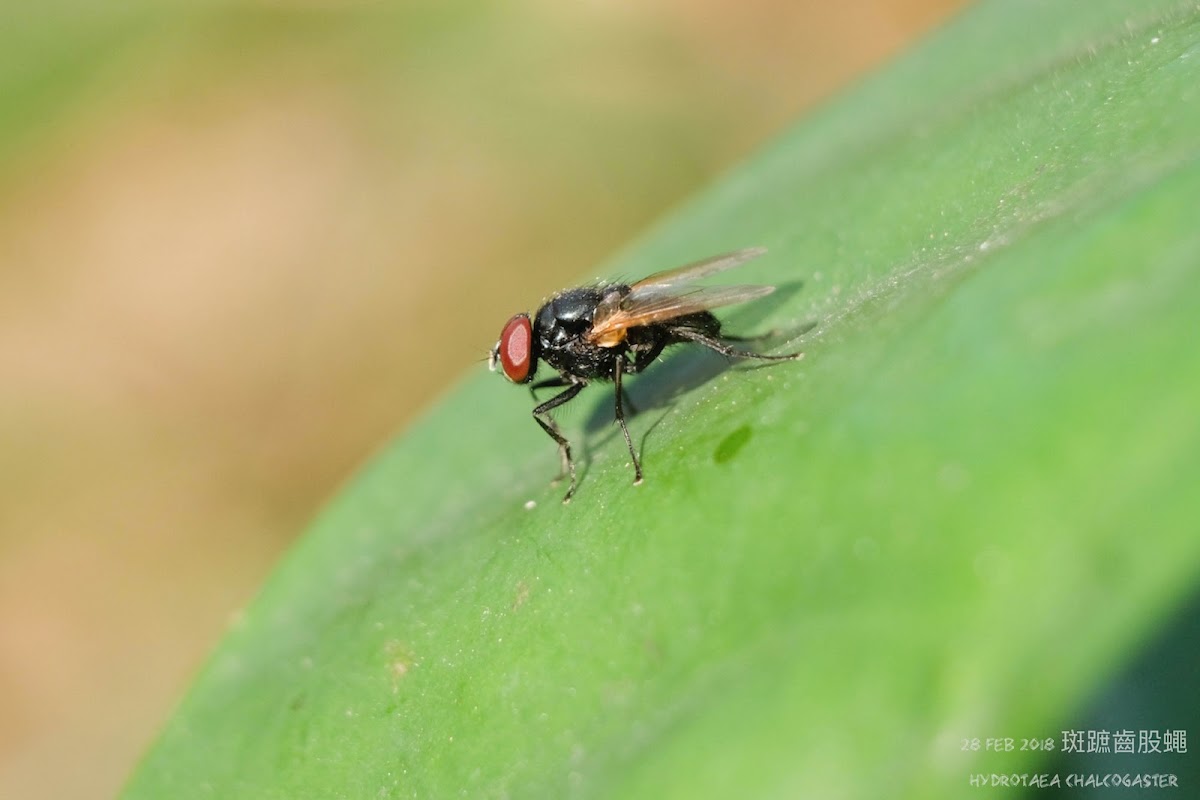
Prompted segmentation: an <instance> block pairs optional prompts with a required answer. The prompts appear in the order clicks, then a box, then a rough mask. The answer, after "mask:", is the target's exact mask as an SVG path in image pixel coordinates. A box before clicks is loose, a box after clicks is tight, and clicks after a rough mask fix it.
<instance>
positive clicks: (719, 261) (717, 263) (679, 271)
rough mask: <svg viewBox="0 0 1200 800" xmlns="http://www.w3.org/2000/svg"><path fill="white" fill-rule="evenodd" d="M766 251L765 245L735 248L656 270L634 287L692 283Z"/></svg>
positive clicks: (743, 262)
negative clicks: (729, 251)
mask: <svg viewBox="0 0 1200 800" xmlns="http://www.w3.org/2000/svg"><path fill="white" fill-rule="evenodd" d="M765 252H767V248H765V247H746V248H743V249H741V250H734V251H733V252H732V253H725V254H724V255H720V256H713V257H711V258H706V259H703V260H701V261H693V262H692V263H691V264H684V265H683V266H682V267H675V268H674V269H668V270H663V271H662V272H656V273H654V274H653V275H651V276H650V277H648V278H643V279H642V280H640V281H638V282H637V283H635V284H634V285H633V288H634V291H636V290H637V289H639V288H641V287H649V286H678V285H679V284H681V283H691V282H692V281H698V280H700V279H701V278H707V277H708V276H709V275H716V274H717V273H718V272H724V271H725V270H727V269H733V268H734V267H736V266H739V265H741V264H745V263H746V262H747V261H749V260H750V259H752V258H758V257H759V256H761V255H762V254H763V253H765Z"/></svg>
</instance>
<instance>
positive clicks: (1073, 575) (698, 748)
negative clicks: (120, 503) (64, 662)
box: [126, 0, 1200, 798]
mask: <svg viewBox="0 0 1200 800" xmlns="http://www.w3.org/2000/svg"><path fill="white" fill-rule="evenodd" d="M1198 201H1200V8H1198V7H1197V6H1196V5H1195V4H1194V3H1191V2H1188V3H1181V2H1146V1H1145V0H1137V1H1131V2H1090V3H1086V4H1085V3H1057V4H1050V3H1042V2H1033V0H1030V1H1029V2H1016V1H1015V0H1003V2H1001V1H999V0H997V2H992V3H987V4H984V5H981V6H978V7H976V8H975V9H973V10H972V11H970V12H969V13H967V14H966V15H964V16H962V17H960V18H959V19H958V20H957V21H956V22H955V23H954V24H952V25H951V26H949V27H947V28H945V29H944V30H943V31H942V32H941V33H940V34H938V35H937V36H936V37H934V38H933V39H932V40H930V41H928V42H926V43H925V44H924V45H923V46H922V47H921V48H920V49H918V50H916V51H914V52H913V53H911V54H910V55H908V56H907V57H906V58H904V59H903V60H901V61H900V62H899V63H896V64H894V65H892V66H891V67H890V68H888V69H887V70H886V71H884V72H883V73H881V74H879V75H878V76H876V77H874V78H873V79H871V80H869V81H867V82H866V83H865V84H863V85H861V86H859V87H858V88H857V89H855V90H854V91H852V92H850V93H848V94H847V95H845V96H843V97H842V98H840V99H838V100H837V101H835V102H833V103H831V104H829V105H828V106H826V107H825V108H824V109H823V110H821V111H820V112H819V113H817V114H816V115H814V116H813V117H811V118H810V119H808V120H806V121H804V122H803V123H802V124H800V125H799V126H798V127H796V128H795V129H794V130H792V131H790V132H789V133H787V134H786V135H785V136H783V137H782V138H781V139H780V140H778V141H777V142H776V143H775V144H774V145H772V146H771V147H769V148H768V149H767V150H766V151H765V152H764V153H762V154H761V155H759V156H758V157H757V158H755V159H753V160H751V161H750V162H749V163H747V164H745V165H744V166H742V167H741V168H740V169H738V170H737V171H735V172H734V173H733V174H731V175H729V176H728V177H727V178H725V179H724V180H723V181H721V182H720V183H719V184H718V185H717V186H715V187H714V188H713V189H712V190H711V191H709V192H707V193H706V194H704V195H703V196H702V197H700V198H698V199H697V200H696V201H695V202H693V203H692V204H691V205H690V206H688V207H687V208H685V209H683V210H682V211H681V212H680V213H678V214H677V215H675V216H674V217H672V218H671V219H669V220H668V221H667V222H665V223H664V224H662V225H661V226H659V227H658V228H656V229H655V230H654V231H652V232H651V233H650V234H649V235H648V236H647V237H646V238H645V239H644V240H643V241H641V242H639V243H637V244H635V245H634V246H633V247H631V248H630V249H629V250H628V251H627V252H625V253H624V254H623V255H621V256H620V257H619V258H618V259H617V260H616V261H615V262H614V263H613V264H611V265H610V267H611V270H610V272H611V273H612V274H623V275H639V274H645V273H648V272H651V271H653V270H655V269H660V268H663V267H667V266H671V265H674V264H677V263H682V262H685V261H687V260H690V259H694V258H700V257H703V256H707V255H712V254H715V253H719V252H722V251H725V250H730V249H734V248H736V247H741V246H745V245H752V244H761V245H765V246H767V247H768V248H769V250H770V252H769V254H768V255H767V256H766V257H764V258H763V259H760V260H758V261H756V262H753V263H752V264H750V265H747V266H746V267H744V268H742V269H741V270H740V271H739V273H738V275H737V280H738V281H743V280H745V281H748V282H768V283H776V284H785V285H786V284H788V283H789V282H794V281H798V280H801V281H803V282H804V285H803V288H802V290H800V291H791V292H788V291H784V292H781V293H779V294H777V295H776V296H775V297H774V298H772V300H775V299H778V302H775V303H774V304H772V303H771V301H763V302H762V303H760V304H757V305H751V306H747V307H744V308H741V309H739V310H738V311H737V313H735V314H734V315H733V316H732V322H731V323H730V324H731V328H733V327H734V326H736V329H738V330H743V331H745V330H749V329H767V328H771V327H779V328H782V329H785V330H795V329H798V328H801V327H803V326H804V325H805V324H806V323H809V322H815V323H816V326H815V328H814V329H813V330H812V331H810V332H809V333H807V334H805V335H804V336H803V338H802V339H801V340H800V343H801V345H802V346H803V348H804V349H805V350H806V352H807V355H806V358H805V359H804V360H803V361H801V362H799V363H785V364H781V365H774V366H770V367H767V368H758V369H747V368H745V367H744V366H739V365H728V364H726V363H725V362H724V361H723V360H721V359H720V358H718V357H715V356H710V355H708V354H705V353H696V352H679V353H677V354H674V355H671V356H670V357H669V358H668V359H667V361H666V362H665V363H663V364H661V365H657V366H656V367H655V369H653V370H651V371H649V372H648V373H647V374H646V375H644V376H641V377H639V378H637V379H635V380H633V381H631V383H630V385H631V393H632V397H633V400H634V403H635V404H636V405H637V406H638V407H639V409H640V413H639V414H638V415H637V416H636V417H635V418H634V420H633V422H632V428H633V432H634V437H635V441H636V442H638V443H639V444H640V446H641V452H642V457H643V461H644V465H645V470H646V482H645V484H644V485H642V486H640V487H637V488H633V487H631V486H630V483H631V478H632V473H631V469H630V466H629V464H628V455H627V453H626V451H625V445H624V442H623V440H622V439H621V437H620V435H619V433H618V432H617V430H616V429H615V427H613V426H612V425H611V416H610V415H611V408H612V395H611V389H610V388H604V387H601V388H592V389H589V390H588V391H587V392H585V393H584V394H583V395H582V396H581V397H580V398H579V399H578V400H576V401H575V402H574V403H573V404H572V405H573V406H574V413H566V414H564V415H562V417H561V418H562V420H563V424H564V429H565V431H566V432H567V434H568V436H570V437H571V438H572V439H573V441H575V442H576V443H577V451H578V452H579V453H581V454H582V456H583V457H582V463H583V465H584V470H583V475H582V482H581V485H580V488H579V492H578V495H577V497H576V499H575V500H574V501H573V502H572V503H571V504H570V505H568V506H563V505H562V504H560V503H559V497H560V495H561V492H562V487H558V488H551V487H550V486H548V480H549V478H550V477H552V476H553V474H554V472H555V470H556V468H557V457H556V455H555V452H554V447H553V444H552V443H551V442H550V441H549V440H548V439H547V437H545V436H544V434H543V433H542V432H541V431H540V430H539V429H538V428H537V426H536V425H535V424H534V423H533V421H532V420H530V419H529V416H528V415H529V410H530V401H529V397H528V394H527V393H526V392H524V391H523V390H519V389H514V388H513V387H511V386H506V385H504V382H503V381H501V380H499V379H498V378H496V376H494V375H487V374H474V373H473V374H472V375H471V376H470V377H469V378H467V379H466V380H465V381H464V382H463V384H462V385H461V386H459V387H457V388H456V389H455V390H454V391H453V392H452V393H450V394H449V395H448V396H447V397H446V398H445V399H444V400H443V402H441V404H440V405H439V406H438V407H437V408H436V409H434V410H433V411H432V412H430V413H429V414H428V415H427V416H426V417H425V418H424V419H423V420H421V421H420V422H419V423H418V424H416V425H414V426H413V428H412V429H411V430H409V431H408V432H407V433H406V434H405V436H404V437H402V439H401V440H400V441H398V442H396V443H395V444H394V445H393V446H391V447H390V448H389V449H388V450H387V451H386V452H384V453H383V454H382V455H381V456H379V457H378V458H377V459H376V460H375V461H374V463H373V464H372V465H370V466H369V467H368V468H367V469H366V470H365V471H364V472H363V474H361V475H360V476H359V477H358V479H357V480H356V481H354V483H353V484H352V485H351V486H349V487H348V488H347V489H345V491H343V492H342V494H341V495H340V497H338V499H336V500H335V501H334V502H333V503H332V504H331V505H330V507H329V508H328V509H327V510H326V512H325V513H324V514H323V515H322V516H321V517H320V519H319V520H318V521H317V523H316V524H315V526H314V527H313V529H312V530H311V531H310V532H309V533H308V535H307V536H305V537H304V539H303V540H302V541H301V542H300V543H299V544H298V545H297V547H296V548H295V550H294V551H293V552H292V553H291V554H290V555H289V557H288V558H287V559H286V560H285V561H284V563H283V564H282V565H281V566H280V567H279V568H278V570H277V571H276V572H275V574H274V575H273V576H272V578H271V580H270V581H269V582H268V584H267V586H266V587H265V588H264V590H263V592H262V594H261V596H260V597H259V598H258V600H257V601H256V602H255V603H254V605H253V606H252V607H251V608H250V609H249V610H248V611H247V612H246V613H245V615H244V616H243V618H242V619H240V621H239V622H238V623H237V624H236V625H235V626H234V629H233V630H232V631H230V633H229V635H228V636H227V638H226V640H225V642H224V643H223V644H222V645H221V647H220V648H219V650H218V651H217V653H216V654H215V656H214V657H213V659H212V661H211V663H210V664H209V665H208V667H207V668H206V669H205V671H204V672H203V674H202V675H201V676H200V678H199V680H198V681H197V683H196V685H195V686H194V687H193V689H192V691H191V692H190V693H189V695H188V697H187V699H186V700H185V701H184V703H183V704H182V706H181V707H180V708H179V710H178V712H177V713H176V714H175V716H174V718H173V719H172V720H171V721H170V723H169V724H168V726H167V727H166V730H165V731H164V733H163V735H162V738H161V740H160V741H159V742H158V744H157V745H156V746H155V747H154V748H153V750H152V751H151V752H150V754H149V755H148V757H147V758H146V760H145V762H144V763H143V764H142V765H141V767H140V769H139V770H138V771H137V772H136V774H135V775H134V777H133V779H132V781H131V783H130V785H129V787H128V789H127V794H126V796H127V797H129V798H142V797H171V798H186V797H198V796H206V797H207V796H216V797H222V798H239V797H247V798H295V797H397V796H406V797H407V796H420V797H448V796H459V795H461V796H469V797H479V796H496V797H500V796H513V797H531V796H550V797H560V796H565V795H569V794H570V795H577V796H586V797H622V798H627V797H654V798H661V797H665V796H678V797H689V798H699V797H732V796H739V797H760V796H779V797H797V796H812V797H871V798H875V797H920V798H938V797H962V796H964V794H965V793H966V792H968V791H970V792H972V796H973V797H983V796H986V795H987V790H983V789H974V788H966V787H967V781H968V777H969V775H970V774H972V773H979V772H986V773H991V772H1003V773H1012V772H1018V771H1021V770H1023V769H1028V768H1029V767H1030V766H1031V763H1032V762H1031V760H1030V759H1031V758H1032V757H1035V756H1036V755H1037V754H1036V753H1029V752H1013V753H987V752H982V751H981V752H971V751H969V750H968V751H964V750H963V747H962V745H963V740H964V739H968V740H969V739H971V738H974V737H980V738H983V737H991V736H1014V737H1022V736H1036V737H1051V738H1054V739H1057V738H1058V731H1059V730H1060V726H1062V725H1064V724H1066V723H1067V721H1068V719H1069V715H1070V714H1071V713H1072V712H1073V711H1075V710H1077V709H1078V708H1079V707H1080V705H1081V703H1083V702H1084V701H1085V700H1086V699H1087V697H1088V696H1089V695H1090V694H1091V693H1092V692H1093V691H1095V690H1097V689H1098V688H1099V687H1101V686H1102V685H1103V682H1104V680H1105V679H1106V678H1107V677H1108V676H1110V675H1111V674H1113V672H1114V671H1115V670H1116V669H1117V668H1118V667H1119V666H1120V665H1121V664H1122V663H1124V662H1125V661H1126V660H1128V659H1129V658H1130V657H1132V656H1133V655H1134V654H1135V653H1136V648H1137V647H1138V646H1139V645H1140V644H1141V643H1142V642H1143V641H1144V640H1146V639H1147V638H1148V637H1149V636H1151V635H1152V634H1153V632H1154V630H1155V629H1156V627H1157V626H1158V625H1160V624H1161V623H1162V622H1163V621H1164V620H1165V619H1166V617H1167V615H1168V614H1169V613H1170V611H1171V609H1172V608H1175V607H1178V605H1179V604H1180V603H1181V602H1182V601H1183V600H1184V598H1186V596H1187V595H1188V593H1189V591H1190V590H1191V588H1192V587H1194V586H1195V581H1196V578H1197V574H1198V572H1200V537H1197V536H1196V521H1197V519H1200V500H1198V499H1197V493H1196V492H1195V491H1194V490H1195V487H1196V486H1197V485H1200V421H1198V420H1200V417H1198V415H1197V413H1196V410H1197V409H1198V408H1200V348H1197V347H1196V333H1197V320H1198V319H1200V280H1198V278H1200V275H1198V273H1200V224H1198V221H1200V216H1198V210H1197V209H1200V202H1198ZM541 288H548V287H541ZM793 288H794V287H793ZM530 291H531V294H536V293H537V292H538V291H539V287H530ZM502 322H503V320H497V330H498V329H499V327H500V323H502ZM486 344H488V343H481V348H482V346H485V345H486ZM529 501H532V503H536V506H534V507H532V508H527V504H528V503H529ZM1000 791H1004V792H1008V791H1010V790H1007V789H1003V790H1000ZM1005 796H1008V795H1007V794H1006V795H1005Z"/></svg>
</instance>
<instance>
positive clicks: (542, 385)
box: [529, 375, 571, 401]
mask: <svg viewBox="0 0 1200 800" xmlns="http://www.w3.org/2000/svg"><path fill="white" fill-rule="evenodd" d="M570 385H571V382H570V381H568V380H567V379H566V378H564V377H563V376H562V375H558V376H556V377H554V378H546V380H544V381H538V382H537V383H531V384H529V393H530V394H531V395H533V399H534V400H535V401H536V400H537V390H538V389H555V388H558V387H560V386H570Z"/></svg>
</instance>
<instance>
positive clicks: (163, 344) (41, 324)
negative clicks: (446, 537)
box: [0, 0, 960, 798]
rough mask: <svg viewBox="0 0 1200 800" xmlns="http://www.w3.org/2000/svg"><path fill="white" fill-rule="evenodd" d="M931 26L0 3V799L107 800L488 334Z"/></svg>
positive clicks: (582, 13) (495, 8) (561, 7)
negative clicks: (279, 571)
mask: <svg viewBox="0 0 1200 800" xmlns="http://www.w3.org/2000/svg"><path fill="white" fill-rule="evenodd" d="M959 5H960V2H958V1H957V0H894V1H893V2H887V1H886V0H852V2H845V3H840V4H829V3H819V2H815V1H814V0H802V1H801V2H784V1H783V0H749V1H748V2H739V3H733V2H717V1H716V0H703V1H702V2H684V1H683V0H651V1H650V2H641V3H632V2H625V3H600V2H591V3H573V4H564V3H553V2H548V1H547V0H542V1H541V2H539V1H538V0H526V1H525V2H508V3H499V2H494V3H488V2H409V3H378V2H320V1H319V0H312V1H311V2H302V1H301V2H285V1H284V0H279V1H278V2H267V1H266V0H264V1H263V2H199V3H193V4H190V5H188V6H187V7H184V8H178V7H167V6H166V4H153V3H146V2H138V1H137V0H133V2H123V3H115V4H91V3H85V2H78V1H77V0H53V1H52V2H44V3H40V4H37V5H34V4H32V3H24V4H9V6H8V7H6V8H5V9H4V10H3V11H0V379H2V380H3V386H4V390H3V392H0V441H2V442H3V448H2V449H0V477H2V478H3V480H2V481H0V709H3V713H2V714H0V797H14V798H15V797H20V798H75V797H80V798H82V797H97V796H106V795H111V794H113V793H114V792H115V791H116V790H117V788H118V787H119V785H120V784H121V782H122V780H123V779H124V778H125V777H126V775H127V774H128V772H129V770H130V768H131V766H132V764H133V762H134V760H135V759H136V758H137V756H138V755H139V754H140V753H141V752H142V750H143V749H144V747H145V746H146V745H147V743H148V742H149V741H150V739H151V737H152V736H153V733H154V731H155V730H156V728H157V726H158V725H160V724H161V722H162V721H163V720H164V719H165V718H166V716H167V714H168V712H169V709H170V707H171V704H172V703H173V702H174V701H175V700H176V699H177V698H178V696H179V695H180V693H181V692H182V690H183V688H184V687H185V685H186V683H187V680H188V677H189V676H190V674H191V673H192V671H193V670H194V669H195V668H196V667H197V665H198V664H199V662H200V660H201V659H202V657H203V655H204V654H205V652H206V651H207V650H208V648H209V647H210V646H211V645H212V644H213V643H214V642H215V640H216V639H217V638H218V637H219V635H220V633H221V631H222V630H223V629H224V627H225V626H226V624H227V623H228V621H229V619H230V618H231V615H233V614H234V613H235V612H236V609H237V608H239V607H240V606H241V605H242V604H244V603H245V602H246V601H247V600H248V599H249V598H250V597H251V596H252V594H253V592H254V589H255V587H256V586H257V584H258V583H259V581H260V580H261V578H262V576H263V575H264V574H265V572H266V571H267V569H268V568H269V566H270V565H271V563H272V561H273V559H274V558H275V557H276V555H277V554H278V553H279V552H280V551H281V550H282V549H283V548H284V547H285V546H286V545H287V543H288V542H289V541H290V540H291V539H292V538H293V537H294V536H295V535H296V534H297V533H298V532H299V531H300V529H301V527H302V526H303V524H304V523H305V521H306V520H307V519H308V518H309V517H310V516H311V514H312V513H313V512H314V510H315V509H316V508H317V507H318V506H319V505H320V504H321V502H322V500H323V499H324V498H326V497H328V496H329V495H330V494H331V493H332V491H333V490H334V488H335V486H336V485H337V484H338V482H339V481H341V480H343V479H344V478H345V477H346V476H347V475H348V474H349V472H350V471H351V470H352V469H353V468H354V466H355V465H356V464H358V463H360V462H361V461H362V460H363V459H364V458H365V457H366V456H367V455H368V454H369V453H370V452H371V451H372V450H373V449H375V448H377V447H379V446H380V445H381V443H382V442H384V441H385V440H386V438H387V437H388V436H389V435H390V434H391V433H392V432H394V431H395V430H397V429H398V428H401V427H403V426H404V424H405V423H406V421H407V420H408V419H409V418H410V417H411V416H412V415H413V414H414V413H416V412H417V411H418V410H419V409H420V408H422V407H423V406H426V405H427V404H429V403H430V402H431V401H432V399H433V398H434V397H435V396H436V395H437V393H438V392H439V391H440V390H441V389H442V388H443V387H445V386H446V385H447V384H448V383H449V382H450V381H451V380H453V378H454V377H455V376H457V375H459V374H461V373H462V372H463V371H464V370H468V369H471V368H480V364H479V363H478V362H479V360H480V359H481V358H482V356H483V355H484V354H485V353H486V350H487V348H488V347H489V346H490V344H491V342H492V341H493V340H494V339H495V336H496V333H497V331H498V329H499V327H500V325H501V324H502V323H503V321H504V320H505V319H506V318H507V317H508V316H509V315H510V314H511V313H512V312H514V311H515V310H519V309H525V308H528V307H529V306H531V305H533V304H534V303H536V302H537V300H538V299H539V298H540V297H541V296H542V294H543V293H546V292H548V291H550V290H552V289H554V288H557V287H558V286H560V285H562V284H564V283H569V282H571V281H573V280H575V279H577V278H578V277H579V276H580V275H581V274H587V272H588V270H589V269H590V266H591V265H592V264H594V263H596V262H597V261H599V260H600V259H601V258H602V257H604V256H605V255H606V254H608V253H611V252H612V251H613V250H615V249H617V248H619V247H620V246H622V244H623V243H624V242H625V241H626V240H627V239H629V238H630V237H631V236H633V235H636V233H637V232H638V231H639V230H640V229H642V228H644V227H646V226H647V225H648V224H650V223H651V222H652V221H653V220H654V219H655V218H656V217H657V216H659V215H660V214H662V213H663V212H664V210H665V209H667V208H669V207H671V206H672V205H673V204H675V203H677V202H679V201H680V200H681V199H682V198H683V197H685V196H686V195H688V194H689V193H690V192H693V191H695V190H696V189H697V188H699V187H701V186H703V185H704V184H705V183H706V182H708V181H710V180H711V179H712V178H713V177H714V175H716V174H718V173H719V172H720V171H721V170H723V169H724V168H725V167H727V166H728V165H730V164H732V163H733V162H734V161H736V160H737V159H738V158H739V156H741V155H743V154H745V153H747V152H749V151H750V150H752V149H753V148H754V147H755V145H756V144H758V143H760V142H762V141H764V140H765V139H767V138H768V137H769V136H770V135H771V134H772V133H773V132H775V131H776V130H777V129H779V128H780V127H781V126H783V125H784V124H785V123H787V122H788V121H790V120H791V119H793V118H794V117H795V116H796V115H797V114H799V113H800V112H802V111H803V110H804V109H805V108H806V107H808V106H810V105H812V104H813V103H815V102H817V101H818V100H820V98H822V97H823V96H825V95H827V94H829V93H830V92H832V91H834V90H835V89H836V88H837V87H838V86H839V85H841V84H844V83H846V82H847V81H850V80H852V79H853V77H854V76H855V75H857V74H859V73H861V72H863V71H864V70H866V69H868V68H869V67H871V66H873V65H875V64H877V63H878V62H879V61H881V60H882V59H884V58H885V57H887V56H888V55H889V54H891V53H893V52H894V51H896V50H897V49H898V48H900V47H902V46H903V45H905V44H906V43H907V42H909V41H910V40H911V39H913V38H914V37H916V36H918V35H919V34H920V33H922V32H923V31H925V30H927V29H928V28H930V27H931V26H933V25H934V24H936V23H937V22H938V21H939V20H941V19H943V18H945V17H946V16H947V15H949V14H950V13H951V12H953V11H954V10H955V9H956V8H957V7H958V6H959ZM736 244H744V243H736ZM664 266H668V265H664Z"/></svg>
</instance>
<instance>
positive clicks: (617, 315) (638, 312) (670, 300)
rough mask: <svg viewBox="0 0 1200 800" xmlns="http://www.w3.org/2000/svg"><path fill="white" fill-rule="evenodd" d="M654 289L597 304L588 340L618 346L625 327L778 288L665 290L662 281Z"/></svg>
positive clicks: (749, 298) (729, 304)
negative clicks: (672, 291)
mask: <svg viewBox="0 0 1200 800" xmlns="http://www.w3.org/2000/svg"><path fill="white" fill-rule="evenodd" d="M654 289H655V291H653V292H643V293H641V294H640V295H637V296H635V293H636V292H637V290H636V289H635V290H634V291H632V292H630V293H629V294H628V295H626V296H625V298H624V299H617V300H616V301H615V302H602V303H601V304H600V305H599V306H598V307H597V308H596V316H595V317H594V319H593V321H592V329H591V331H590V332H589V333H588V336H587V338H588V340H589V341H591V342H592V343H593V344H597V345H599V346H600V347H616V346H617V345H618V344H620V343H621V342H622V341H623V340H624V339H625V331H626V330H628V329H629V328H637V327H639V326H642V325H650V324H652V323H655V322H665V321H666V320H670V319H675V318H676V317H682V316H684V315H686V314H695V313H696V312H697V311H708V310H709V309H710V308H719V307H721V306H731V305H734V304H736V303H745V302H746V301H748V300H754V299H756V298H759V297H765V296H767V295H769V294H770V293H771V292H773V291H775V287H774V286H705V287H701V288H689V289H685V290H684V291H681V292H675V293H671V292H667V291H663V289H662V287H661V285H655V286H654Z"/></svg>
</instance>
